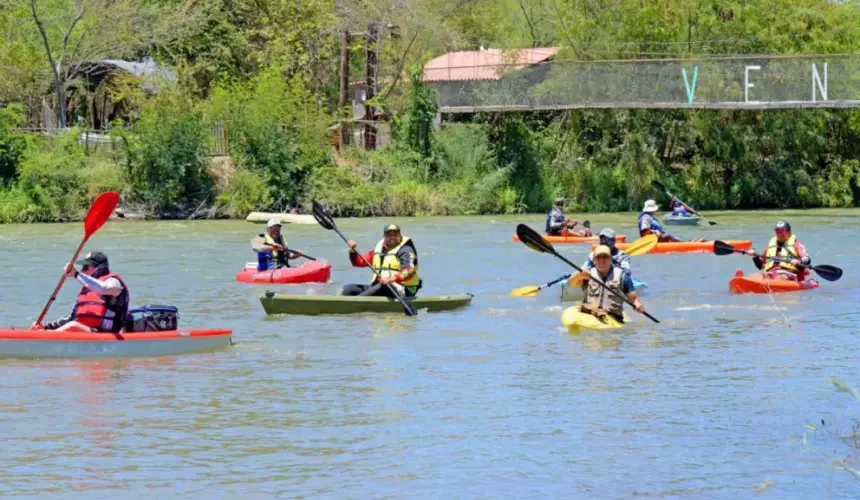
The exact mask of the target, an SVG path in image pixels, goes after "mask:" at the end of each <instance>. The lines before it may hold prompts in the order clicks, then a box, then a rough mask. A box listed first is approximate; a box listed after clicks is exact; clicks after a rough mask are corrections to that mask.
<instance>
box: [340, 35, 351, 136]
mask: <svg viewBox="0 0 860 500" xmlns="http://www.w3.org/2000/svg"><path fill="white" fill-rule="evenodd" d="M348 97H349V30H348V29H345V30H343V32H342V33H341V36H340V99H339V100H338V106H339V107H340V109H341V110H343V108H344V107H346V103H347V100H348ZM349 116H350V118H351V117H352V112H350V114H349ZM338 134H340V147H339V149H340V150H341V151H342V150H343V145H344V143H345V142H346V127H345V126H344V123H343V122H341V124H340V127H339V128H338Z"/></svg>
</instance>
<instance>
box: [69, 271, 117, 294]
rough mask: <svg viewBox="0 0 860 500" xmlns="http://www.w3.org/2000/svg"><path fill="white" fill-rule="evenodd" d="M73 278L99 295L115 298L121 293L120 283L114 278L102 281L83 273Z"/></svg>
mask: <svg viewBox="0 0 860 500" xmlns="http://www.w3.org/2000/svg"><path fill="white" fill-rule="evenodd" d="M75 278H76V279H77V280H78V281H80V282H81V284H82V285H84V286H85V287H87V288H88V289H90V290H92V291H93V292H96V293H97V294H99V295H107V296H110V297H116V296H117V295H119V294H120V293H122V283H120V282H119V280H118V279H116V278H108V279H106V280H104V281H102V280H97V279H95V278H93V277H92V276H87V275H86V274H83V273H78V274H77V276H75Z"/></svg>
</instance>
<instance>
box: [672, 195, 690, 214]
mask: <svg viewBox="0 0 860 500" xmlns="http://www.w3.org/2000/svg"><path fill="white" fill-rule="evenodd" d="M669 210H671V211H672V215H674V216H675V217H690V211H691V209H690V207H688V206H687V205H685V204H684V202H682V201H681V200H679V199H678V198H674V197H673V198H672V201H670V202H669Z"/></svg>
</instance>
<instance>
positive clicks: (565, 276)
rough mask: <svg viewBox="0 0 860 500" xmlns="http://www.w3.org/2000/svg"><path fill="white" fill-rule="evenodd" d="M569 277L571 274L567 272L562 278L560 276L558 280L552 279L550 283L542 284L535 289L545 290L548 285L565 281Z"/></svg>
mask: <svg viewBox="0 0 860 500" xmlns="http://www.w3.org/2000/svg"><path fill="white" fill-rule="evenodd" d="M568 278H570V275H569V274H565V275H564V276H562V277H561V278H559V279H557V280H552V281H550V282H549V283H544V284H543V285H541V286H539V287H537V290H535V291H536V292H537V291H538V290H543V289H544V288H547V287H550V286H553V285H555V284H556V283H559V282H561V281H564V280H566V279H568Z"/></svg>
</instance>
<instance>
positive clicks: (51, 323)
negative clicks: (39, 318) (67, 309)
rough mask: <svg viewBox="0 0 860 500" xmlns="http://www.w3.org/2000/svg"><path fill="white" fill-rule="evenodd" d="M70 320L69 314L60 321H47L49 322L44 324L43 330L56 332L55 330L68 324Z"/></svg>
mask: <svg viewBox="0 0 860 500" xmlns="http://www.w3.org/2000/svg"><path fill="white" fill-rule="evenodd" d="M71 320H72V313H69V314H68V315H66V316H64V317H62V318H60V319H57V320H54V321H49V322H47V323H45V325H44V327H45V330H56V329H57V328H59V327H61V326H63V325H65V324H66V323H68V322H69V321H71Z"/></svg>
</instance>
